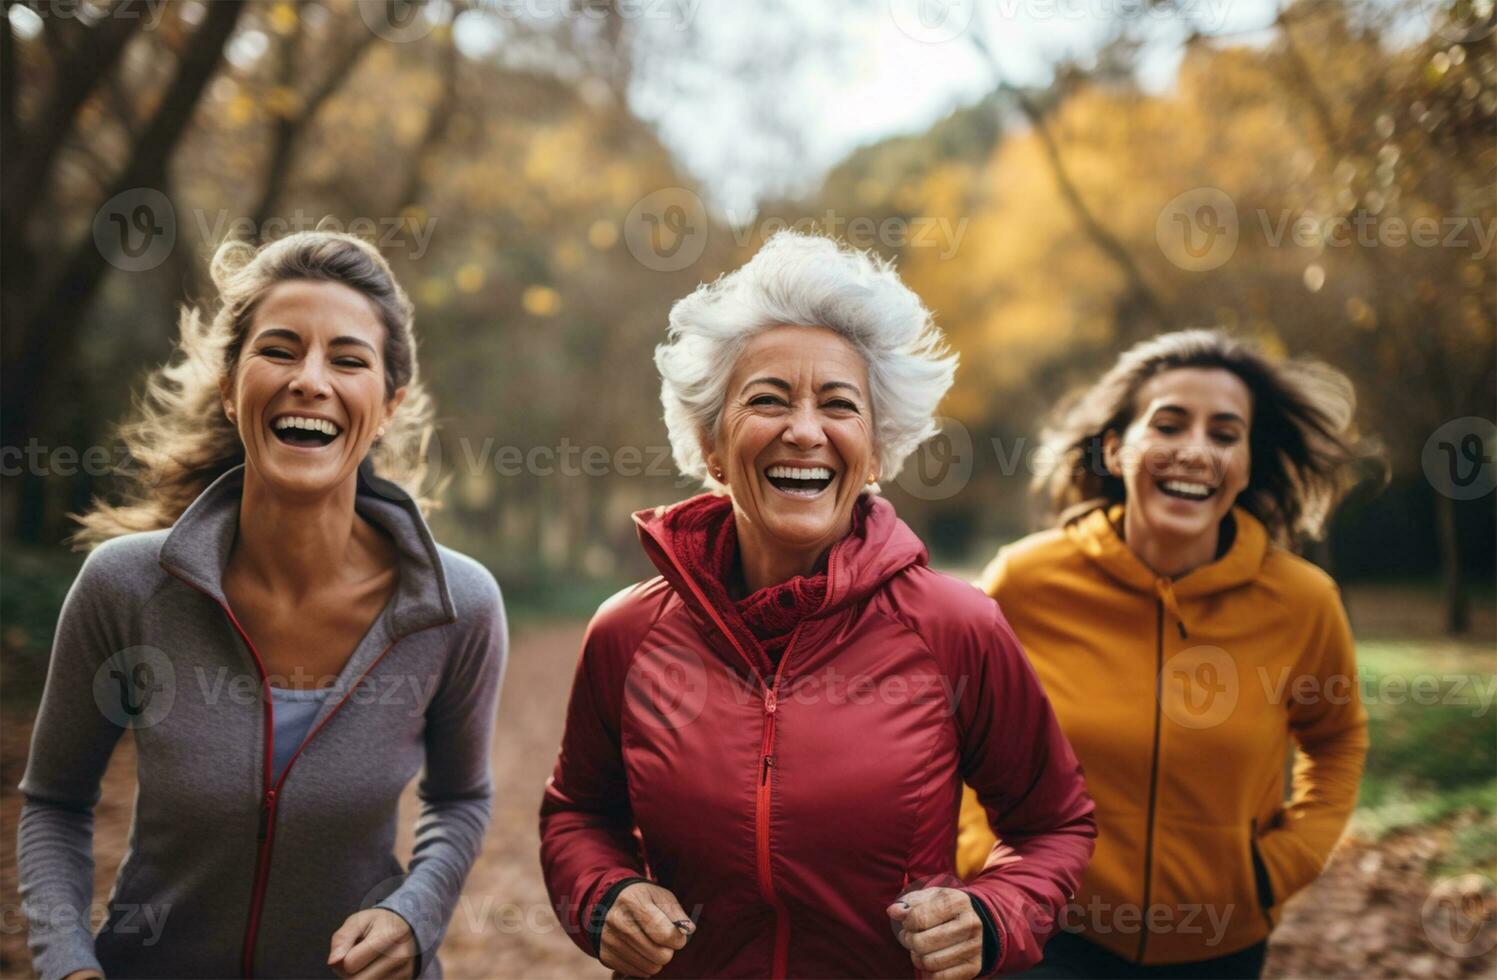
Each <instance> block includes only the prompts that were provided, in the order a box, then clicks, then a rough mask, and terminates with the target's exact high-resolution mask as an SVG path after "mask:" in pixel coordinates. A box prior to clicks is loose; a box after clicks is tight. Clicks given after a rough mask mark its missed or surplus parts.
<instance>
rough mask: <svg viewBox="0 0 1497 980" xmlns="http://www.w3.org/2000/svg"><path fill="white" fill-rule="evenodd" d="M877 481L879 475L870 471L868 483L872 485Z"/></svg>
mask: <svg viewBox="0 0 1497 980" xmlns="http://www.w3.org/2000/svg"><path fill="white" fill-rule="evenodd" d="M877 482H878V476H877V475H875V474H873V473H869V474H868V485H869V486H870V487H871V486H873V485H874V484H875V483H877Z"/></svg>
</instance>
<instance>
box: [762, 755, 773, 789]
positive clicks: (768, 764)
mask: <svg viewBox="0 0 1497 980" xmlns="http://www.w3.org/2000/svg"><path fill="white" fill-rule="evenodd" d="M773 768H774V756H772V755H766V756H765V757H764V771H763V774H762V775H761V776H760V777H759V782H760V783H767V782H769V770H771V769H773Z"/></svg>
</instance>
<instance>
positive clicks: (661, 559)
mask: <svg viewBox="0 0 1497 980" xmlns="http://www.w3.org/2000/svg"><path fill="white" fill-rule="evenodd" d="M709 497H710V498H713V506H714V509H716V508H720V509H721V510H723V511H725V512H728V513H724V514H723V515H722V519H724V520H732V519H733V516H732V514H731V513H730V511H731V509H732V501H731V499H730V498H729V497H727V496H714V495H709V494H701V495H698V496H696V497H693V498H691V499H689V500H686V501H682V502H681V503H678V504H674V505H671V506H663V507H653V508H650V509H648V510H641V511H638V512H637V513H635V515H634V524H635V528H636V530H637V531H638V532H639V540H640V544H641V545H642V546H643V547H644V550H645V554H646V555H648V556H649V558H650V561H651V562H653V563H654V565H655V567H656V568H658V569H659V570H660V572H661V574H662V575H663V576H664V578H665V580H666V581H667V582H669V583H670V585H671V587H672V589H673V590H674V591H675V592H676V594H677V595H678V596H679V597H680V598H681V601H682V602H683V603H684V604H685V605H686V607H687V609H689V610H690V611H691V612H692V613H693V615H694V616H695V618H696V619H697V620H698V622H700V623H703V624H704V625H708V626H712V627H715V628H711V629H709V630H708V635H709V636H714V637H721V638H722V639H723V640H724V641H726V642H728V643H729V644H733V645H740V644H736V643H735V641H734V637H733V635H732V627H731V624H727V623H724V622H723V616H722V613H721V611H719V610H717V609H714V608H712V607H711V606H712V604H711V602H710V600H708V599H707V598H706V596H705V594H704V591H705V590H703V589H701V588H700V587H699V584H698V583H694V582H693V581H692V579H691V576H690V574H689V573H688V571H687V567H686V563H685V562H683V561H682V560H681V558H680V556H679V555H678V554H677V551H678V550H679V549H680V548H682V547H683V546H684V545H683V544H682V543H680V542H678V541H676V540H675V534H674V528H673V522H672V520H671V516H672V513H673V512H674V511H675V510H676V509H677V508H680V507H686V506H693V507H702V506H704V498H709ZM718 501H720V502H721V503H718ZM854 506H855V507H859V508H862V520H860V521H856V522H854V528H855V529H854V531H853V532H852V533H850V534H848V535H847V536H846V537H844V538H842V540H840V541H838V542H837V543H835V544H834V545H832V548H831V551H830V552H829V553H828V556H827V596H826V601H825V602H823V603H822V605H821V608H820V609H819V610H817V612H816V613H815V614H814V615H812V616H810V617H808V619H809V620H825V619H826V618H827V616H828V615H829V614H830V613H832V612H834V611H836V610H840V609H843V608H845V607H847V606H850V605H853V604H855V603H857V602H860V601H863V600H865V599H867V598H868V597H869V596H871V595H872V594H873V593H874V592H876V591H878V590H879V589H880V588H882V587H883V585H884V583H886V582H887V581H888V580H889V579H891V578H892V577H894V576H895V575H896V574H898V573H899V572H901V571H903V570H904V569H905V568H908V567H909V566H911V565H924V564H927V562H928V555H927V553H926V550H925V545H924V544H922V543H921V541H920V539H919V538H918V537H916V536H915V532H914V531H912V530H910V527H909V525H908V524H906V523H905V522H904V521H902V520H900V519H899V517H898V516H896V515H895V513H894V505H893V504H891V503H889V502H888V501H887V500H885V499H884V498H882V497H879V496H876V495H874V494H863V495H862V496H861V497H860V498H859V499H858V501H857V502H856V503H855V504H854ZM739 652H740V653H742V654H743V655H744V656H745V657H746V658H747V659H748V660H749V662H750V666H753V661H754V658H753V657H752V656H751V653H750V652H748V651H743V650H740V651H739Z"/></svg>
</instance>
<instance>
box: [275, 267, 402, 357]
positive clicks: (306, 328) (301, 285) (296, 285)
mask: <svg viewBox="0 0 1497 980" xmlns="http://www.w3.org/2000/svg"><path fill="white" fill-rule="evenodd" d="M266 330H280V331H288V330H289V331H291V332H293V333H296V334H297V335H298V336H300V337H301V338H302V339H303V340H307V341H312V340H330V339H332V338H334V337H353V338H357V339H359V340H362V341H364V342H366V343H367V344H369V345H370V346H372V347H374V348H375V349H376V350H378V349H379V346H380V342H381V340H383V338H384V334H385V326H384V323H383V321H381V320H380V316H379V310H378V309H377V308H376V307H375V305H374V301H373V300H371V299H370V298H369V297H367V296H365V295H364V294H363V293H361V292H359V291H358V290H357V289H354V288H353V287H351V286H345V285H344V284H342V283H339V282H321V281H318V280H311V279H293V280H290V281H288V282H282V283H277V284H276V285H274V286H272V287H271V288H270V289H268V290H267V291H266V293H265V295H264V297H263V298H262V299H261V300H260V302H259V304H258V306H257V308H256V310H255V316H254V320H253V321H252V322H251V324H250V329H249V335H250V338H251V339H253V338H254V337H256V336H258V335H259V334H260V333H262V332H264V331H266Z"/></svg>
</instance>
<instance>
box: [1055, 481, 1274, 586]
mask: <svg viewBox="0 0 1497 980" xmlns="http://www.w3.org/2000/svg"><path fill="white" fill-rule="evenodd" d="M1123 512H1124V505H1123V504H1113V505H1112V506H1110V507H1108V506H1099V507H1097V508H1096V509H1094V510H1090V511H1088V512H1086V513H1085V514H1083V515H1081V516H1080V517H1077V518H1076V519H1075V520H1073V521H1071V522H1070V523H1068V524H1067V525H1066V535H1067V536H1068V537H1069V538H1070V539H1071V541H1072V542H1073V543H1074V544H1075V545H1076V547H1077V548H1079V549H1080V550H1081V553H1082V554H1084V555H1086V556H1087V557H1088V558H1090V559H1091V560H1092V561H1093V562H1095V563H1096V564H1097V565H1099V566H1100V567H1101V568H1102V570H1103V571H1105V572H1106V573H1107V574H1108V575H1109V576H1111V577H1112V578H1114V579H1116V580H1117V581H1118V582H1120V583H1122V584H1123V585H1124V586H1127V587H1128V588H1130V589H1132V590H1134V591H1135V592H1147V593H1157V592H1159V591H1160V590H1161V588H1168V589H1169V590H1171V591H1172V592H1173V594H1174V595H1175V596H1177V597H1178V598H1181V599H1187V598H1192V597H1196V596H1206V595H1214V594H1216V593H1218V592H1225V591H1226V590H1228V589H1233V588H1237V587H1238V586H1240V585H1246V584H1247V583H1248V582H1251V581H1252V580H1253V579H1255V578H1257V577H1258V574H1259V573H1260V572H1261V571H1262V568H1263V560H1264V559H1265V558H1266V557H1267V555H1268V548H1269V543H1268V531H1267V530H1266V529H1264V527H1263V524H1262V522H1261V521H1259V520H1258V519H1257V518H1256V517H1254V516H1253V515H1252V514H1249V513H1248V512H1247V511H1246V510H1243V509H1242V508H1241V507H1233V508H1232V515H1231V516H1232V520H1233V522H1234V523H1235V525H1236V534H1235V535H1234V537H1233V539H1232V546H1231V547H1230V548H1228V549H1227V553H1226V554H1225V555H1222V556H1221V557H1220V558H1218V559H1216V560H1215V561H1213V562H1209V563H1208V564H1205V565H1202V566H1201V567H1199V568H1195V569H1192V570H1191V571H1189V572H1186V573H1185V574H1184V575H1182V576H1180V577H1179V578H1176V579H1167V578H1164V577H1162V576H1160V575H1158V574H1157V573H1155V572H1154V570H1153V569H1151V568H1149V566H1147V565H1145V564H1144V563H1143V562H1142V561H1141V560H1140V559H1139V557H1138V556H1137V555H1135V554H1134V553H1133V550H1132V549H1131V548H1129V547H1128V545H1127V542H1125V541H1124V540H1123V536H1122V534H1120V533H1119V531H1118V528H1120V527H1122V526H1123Z"/></svg>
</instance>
